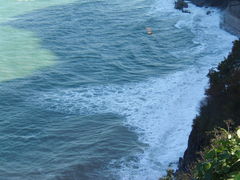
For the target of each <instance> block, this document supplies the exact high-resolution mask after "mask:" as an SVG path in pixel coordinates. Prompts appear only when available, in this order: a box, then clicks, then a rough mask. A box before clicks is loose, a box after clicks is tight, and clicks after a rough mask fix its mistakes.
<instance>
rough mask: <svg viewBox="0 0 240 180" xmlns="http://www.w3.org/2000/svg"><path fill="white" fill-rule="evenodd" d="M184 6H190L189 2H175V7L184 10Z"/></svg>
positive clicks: (179, 0)
mask: <svg viewBox="0 0 240 180" xmlns="http://www.w3.org/2000/svg"><path fill="white" fill-rule="evenodd" d="M183 8H188V3H186V2H185V1H184V0H177V1H176V2H175V9H179V10H183Z"/></svg>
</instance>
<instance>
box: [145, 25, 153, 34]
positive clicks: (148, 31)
mask: <svg viewBox="0 0 240 180" xmlns="http://www.w3.org/2000/svg"><path fill="white" fill-rule="evenodd" d="M146 31H147V34H148V35H152V34H153V31H152V28H150V27H147V28H146Z"/></svg>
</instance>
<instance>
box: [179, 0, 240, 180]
mask: <svg viewBox="0 0 240 180" xmlns="http://www.w3.org/2000/svg"><path fill="white" fill-rule="evenodd" d="M205 1H208V3H204V0H191V1H190V3H193V4H195V5H197V6H200V7H208V6H212V5H210V4H209V2H210V1H214V0H205ZM200 2H201V3H200ZM236 2H237V3H238V4H237V5H236V6H234V7H232V6H231V5H232V3H236ZM213 7H217V8H221V9H222V14H221V23H220V28H222V29H223V30H225V31H227V32H228V33H230V34H233V35H234V36H236V37H238V38H240V14H238V12H240V1H239V0H233V1H230V3H229V4H226V7H225V8H223V6H213ZM183 12H184V11H183ZM231 53H232V50H231V51H230V52H229V54H231ZM228 58H229V56H228ZM223 62H225V60H222V61H221V62H220V63H219V66H220V64H222V63H223ZM209 73H210V72H209ZM208 76H209V75H208ZM209 81H210V87H209V88H207V89H206V90H205V91H206V92H205V93H206V94H207V92H208V91H209V89H210V88H211V78H210V77H209ZM208 99H209V96H207V97H205V98H203V99H202V101H201V102H203V101H204V102H205V101H208ZM205 106H207V105H205V104H204V105H202V106H201V107H200V114H199V115H197V117H196V118H194V120H193V126H192V130H191V133H190V135H189V137H188V146H187V148H186V150H185V152H184V156H183V157H180V158H179V162H178V168H177V170H176V174H177V175H179V173H180V174H182V173H189V172H190V170H189V169H190V167H191V165H192V164H193V163H195V162H196V161H197V160H198V159H199V158H200V157H199V155H198V154H197V153H198V152H199V151H201V150H202V149H203V148H205V147H207V146H209V142H210V139H209V137H207V135H206V134H205V133H206V129H208V126H206V127H205V126H203V127H202V126H201V125H200V124H202V122H201V121H204V120H205V119H204V118H203V120H202V119H201V118H202V117H201V115H202V110H203V108H208V107H205ZM210 110H211V109H210ZM210 110H209V111H210ZM209 113H210V115H211V114H212V112H209ZM210 115H209V116H210ZM200 119H201V121H199V120H200ZM196 121H197V124H196ZM236 122H238V120H236ZM203 123H204V122H203ZM214 123H216V124H217V125H216V127H224V125H223V124H221V123H222V122H221V120H220V122H217V121H216V122H215V121H214V122H213V124H214ZM236 125H238V123H236ZM200 126H201V127H200ZM214 127H215V126H214ZM201 128H202V129H204V132H205V133H202V132H201V131H200V130H199V129H201ZM202 136H203V137H202ZM177 179H178V178H177ZM180 180H181V178H180Z"/></svg>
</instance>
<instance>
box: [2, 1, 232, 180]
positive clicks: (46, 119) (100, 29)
mask: <svg viewBox="0 0 240 180" xmlns="http://www.w3.org/2000/svg"><path fill="white" fill-rule="evenodd" d="M158 5H159V4H158V2H156V1H154V0H150V1H145V0H134V1H131V2H129V1H126V0H122V1H120V0H113V1H105V0H102V1H96V0H88V1H76V2H74V3H71V4H65V5H58V6H51V7H47V8H44V9H40V10H35V11H32V12H29V13H26V14H23V15H21V16H18V17H17V19H15V20H11V21H8V22H4V23H2V24H1V26H2V27H4V26H7V27H11V28H14V29H17V30H19V31H20V30H21V31H22V32H24V31H26V32H32V33H34V34H35V35H36V37H37V38H38V39H39V41H40V45H39V48H42V49H47V50H48V51H50V52H51V53H52V54H54V56H55V57H56V60H55V61H56V63H55V64H54V65H51V66H48V67H44V68H40V69H38V70H35V71H34V72H32V73H31V75H28V76H23V77H19V78H15V79H11V80H8V81H2V82H1V83H0V157H1V158H0V164H1V165H0V179H3V180H8V179H14V180H15V179H26V180H28V179H81V180H82V179H83V180H87V179H99V180H100V179H155V178H157V177H159V176H160V175H161V174H162V173H163V172H164V169H166V168H167V166H168V163H170V162H173V163H176V162H177V160H178V157H179V156H181V155H182V153H183V150H184V148H185V146H186V142H187V135H188V133H189V130H190V126H191V119H192V117H194V116H195V114H196V107H197V105H198V100H200V99H201V98H202V96H203V89H204V86H205V85H206V83H207V81H206V78H205V74H206V73H207V69H208V68H209V67H211V66H212V65H211V64H216V60H215V61H214V62H213V59H214V58H213V57H215V56H216V54H218V55H219V52H221V53H222V49H224V50H225V49H226V47H223V48H222V49H221V48H219V47H217V48H219V50H213V49H215V47H214V48H212V49H209V47H211V46H212V44H211V43H209V44H208V43H207V42H208V41H209V38H212V39H214V35H213V34H209V33H208V32H210V30H211V28H212V29H214V30H215V31H221V30H219V29H218V25H213V26H210V25H208V24H207V25H205V24H204V25H202V24H201V23H203V22H204V21H203V20H201V18H202V19H203V18H206V17H205V14H204V12H205V11H203V12H202V11H200V12H199V14H197V15H196V14H194V15H191V16H190V15H189V16H190V17H187V16H186V15H182V14H180V13H179V12H175V10H173V8H172V7H171V6H169V4H166V2H165V4H162V7H165V8H160V7H161V6H160V7H159V6H158ZM170 5H171V4H170ZM194 8H195V7H194ZM201 13H202V14H201ZM215 16H216V17H215ZM215 16H214V17H212V19H213V18H217V17H218V14H217V12H216V14H215ZM181 18H182V19H181ZM191 18H192V19H194V18H195V20H198V19H199V22H195V21H193V22H195V24H190V25H189V23H188V20H187V19H189V20H190V19H191ZM210 18H211V17H210ZM210 20H211V19H210ZM182 24H183V25H182ZM184 24H185V25H184ZM146 27H151V28H152V29H153V32H154V33H153V35H150V36H149V35H147V34H146V30H145V28H146ZM201 28H202V29H201ZM204 28H205V29H206V31H203V29H204ZM193 29H194V30H193ZM209 29H210V30H209ZM208 30H209V31H208ZM200 32H201V33H203V34H201V33H200ZM221 33H222V34H224V35H225V36H226V37H228V36H229V35H228V34H226V33H224V32H222V31H221ZM199 34H201V35H199ZM225 36H224V38H226V37H225ZM226 39H227V38H226ZM232 39H233V38H232V37H230V36H229V38H228V41H229V42H230V41H231V40H232ZM11 41H13V42H14V39H13V38H12V39H11ZM212 41H213V40H212ZM210 42H211V41H210ZM26 43H27V41H26ZM204 43H205V44H204ZM226 46H227V48H229V47H230V43H229V44H227V45H226ZM25 51H27V50H25ZM22 52H24V48H22ZM186 52H188V53H186ZM203 52H204V53H203ZM28 56H29V55H28ZM220 56H222V54H221V55H220ZM31 57H32V58H33V59H34V55H32V56H31ZM203 57H205V59H207V62H206V61H205V60H203ZM206 57H207V58H206ZM39 63H41V62H40V61H39ZM20 64H21V63H20ZM12 66H14V65H12ZM16 66H18V65H17V64H16ZM176 109H177V110H176ZM186 127H187V129H188V131H186V130H185V128H186ZM174 131H178V133H179V135H181V137H183V138H181V140H179V139H177V138H176V137H175V138H174V134H175V133H174ZM185 131H186V132H185ZM184 138H185V140H184ZM178 147H179V149H178ZM141 173H143V175H142V174H141Z"/></svg>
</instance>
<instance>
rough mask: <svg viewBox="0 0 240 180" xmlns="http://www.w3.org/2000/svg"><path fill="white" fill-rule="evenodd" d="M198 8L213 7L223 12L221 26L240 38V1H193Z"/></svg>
mask: <svg viewBox="0 0 240 180" xmlns="http://www.w3.org/2000/svg"><path fill="white" fill-rule="evenodd" d="M191 2H192V3H194V4H196V5H197V6H213V7H218V8H221V9H222V10H223V20H222V24H221V26H222V27H223V28H224V29H226V30H227V31H229V32H230V33H232V34H235V35H237V36H238V37H240V0H191Z"/></svg>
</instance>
